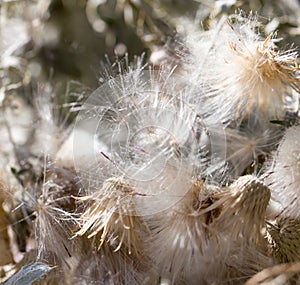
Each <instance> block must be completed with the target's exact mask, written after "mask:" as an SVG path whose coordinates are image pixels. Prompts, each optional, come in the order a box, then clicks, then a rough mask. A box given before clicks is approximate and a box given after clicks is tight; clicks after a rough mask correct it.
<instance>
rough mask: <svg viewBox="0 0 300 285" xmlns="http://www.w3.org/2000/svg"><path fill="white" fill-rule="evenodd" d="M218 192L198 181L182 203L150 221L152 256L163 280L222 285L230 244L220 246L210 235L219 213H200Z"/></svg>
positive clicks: (148, 244)
mask: <svg viewBox="0 0 300 285" xmlns="http://www.w3.org/2000/svg"><path fill="white" fill-rule="evenodd" d="M215 191H217V189H214V188H210V187H208V185H205V184H204V183H203V182H202V181H198V182H196V183H195V184H194V186H193V187H192V188H191V189H190V190H189V191H188V193H187V194H186V195H185V196H184V197H183V198H182V200H181V201H180V202H178V203H177V204H176V205H174V206H173V207H172V208H170V209H168V211H165V212H162V213H158V214H157V215H155V216H153V217H150V219H149V227H150V229H152V231H151V236H150V238H149V239H148V242H147V243H146V245H147V252H148V255H149V256H150V257H151V259H152V260H153V262H154V264H155V265H156V267H157V269H158V271H159V273H160V275H161V277H163V278H165V279H167V280H169V281H170V283H171V284H173V283H175V284H177V283H178V284H195V282H198V283H199V282H200V283H201V282H208V280H209V281H211V282H213V281H214V282H216V281H217V282H220V280H222V277H224V269H225V265H224V260H225V256H227V254H228V250H229V249H228V245H229V243H230V242H229V243H227V242H225V244H226V245H225V244H223V245H224V246H222V247H219V246H218V244H217V242H216V240H217V239H216V238H212V239H211V233H210V232H209V225H210V223H212V221H213V220H214V219H215V218H216V217H217V216H218V211H208V212H207V213H205V214H203V215H200V214H199V213H200V212H201V210H203V209H205V208H207V207H209V206H210V205H211V204H212V200H211V199H210V195H211V194H212V193H213V192H215ZM213 234H215V233H213ZM217 256H218V257H217ZM196 284H197V283H196Z"/></svg>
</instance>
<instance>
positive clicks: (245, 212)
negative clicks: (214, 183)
mask: <svg viewBox="0 0 300 285" xmlns="http://www.w3.org/2000/svg"><path fill="white" fill-rule="evenodd" d="M270 195H271V194H270V190H269V188H268V187H267V186H266V185H264V184H263V183H262V182H261V181H259V180H258V179H257V178H256V177H254V176H252V175H245V176H241V177H240V178H238V179H237V180H236V181H235V182H234V183H232V184H231V185H230V187H228V188H226V189H225V190H224V191H221V192H220V193H217V194H216V195H215V199H216V200H217V201H216V202H214V203H213V204H212V205H211V206H210V207H208V208H207V209H205V210H204V211H203V212H207V211H211V210H214V209H219V211H220V214H219V216H218V217H217V218H216V219H215V220H214V222H213V223H212V225H211V227H212V228H213V229H214V230H217V231H219V232H221V233H222V234H225V235H228V236H230V237H231V238H233V239H235V240H237V239H238V238H243V239H244V240H245V242H257V241H258V240H259V239H260V237H261V230H262V228H263V226H264V221H265V213H266V209H267V206H268V204H269V200H270Z"/></svg>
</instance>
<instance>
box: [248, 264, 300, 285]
mask: <svg viewBox="0 0 300 285" xmlns="http://www.w3.org/2000/svg"><path fill="white" fill-rule="evenodd" d="M297 273H300V262H296V263H283V264H279V265H275V266H273V267H270V268H266V269H264V270H262V271H261V272H259V273H257V274H255V275H254V276H253V277H252V278H251V279H249V280H248V281H247V282H246V283H245V285H257V284H260V283H262V282H266V281H270V280H268V279H270V278H273V277H276V276H278V275H282V274H284V275H294V274H297Z"/></svg>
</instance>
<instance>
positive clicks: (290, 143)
mask: <svg viewBox="0 0 300 285" xmlns="http://www.w3.org/2000/svg"><path fill="white" fill-rule="evenodd" d="M257 28H258V24H257V22H256V20H255V19H249V18H244V17H242V16H241V15H234V16H232V17H230V18H228V19H221V20H220V21H219V22H218V23H217V24H216V25H215V26H212V27H211V29H210V30H208V31H196V32H193V33H191V34H188V35H186V37H185V40H184V42H183V43H182V44H183V45H184V46H185V47H186V49H185V50H186V52H184V53H180V54H178V57H179V61H180V63H181V64H180V65H178V66H173V68H171V69H170V65H169V64H167V65H166V66H163V65H162V66H159V68H158V69H157V70H156V69H154V68H153V66H150V65H149V66H148V65H142V64H141V62H138V64H136V65H134V66H127V67H126V70H123V69H122V68H121V67H122V62H121V63H119V69H120V70H121V72H120V74H119V76H118V77H116V78H111V79H109V80H107V82H105V83H104V84H103V85H102V86H100V87H99V88H98V89H97V90H96V91H94V92H93V93H92V94H90V96H89V97H88V98H86V100H85V102H84V103H79V102H74V103H71V104H68V106H69V107H71V108H70V110H71V111H72V110H73V111H74V110H75V109H76V110H77V107H79V110H80V111H79V113H78V116H77V118H76V120H75V123H72V124H71V126H68V127H66V126H65V123H66V121H67V119H66V120H59V119H58V118H57V116H58V115H57V113H56V112H55V110H56V109H55V108H56V107H57V104H56V103H52V101H51V96H50V94H51V92H52V90H51V89H49V88H47V87H48V86H44V87H43V88H42V89H41V90H43V91H44V92H42V93H43V94H40V95H38V98H39V99H38V100H36V102H38V103H37V104H36V105H35V106H27V105H26V104H25V102H23V105H24V106H26V109H25V110H26V112H25V111H24V112H22V114H23V115H22V114H19V117H20V120H22V118H23V117H24V116H25V117H26V120H25V119H24V123H25V125H20V124H12V123H11V122H13V118H16V117H15V116H12V112H14V111H16V110H14V109H13V108H12V107H11V105H10V104H9V101H8V102H6V101H3V108H4V110H5V120H3V123H2V124H1V125H0V127H1V131H3V132H4V133H6V134H7V135H6V137H5V140H6V141H9V142H10V143H11V144H12V147H11V149H13V150H14V152H15V155H16V156H18V155H19V156H20V155H22V158H21V159H20V158H18V159H15V160H9V163H13V164H14V167H16V168H21V170H22V171H19V172H17V171H16V169H14V170H13V171H12V172H13V174H14V175H12V176H13V178H11V176H10V175H3V179H4V184H5V185H6V186H10V185H13V184H12V181H13V183H16V181H18V182H20V183H21V185H22V189H26V192H25V193H24V191H22V194H21V197H20V193H19V192H18V193H15V194H14V199H15V200H16V199H17V198H18V199H20V200H21V201H22V203H21V205H20V208H21V209H22V210H23V215H24V216H25V217H24V219H27V220H29V221H30V222H31V223H33V225H32V227H33V229H34V230H33V237H34V238H35V240H36V246H35V247H36V249H37V259H39V260H40V261H44V262H47V263H49V264H51V265H56V266H57V267H56V269H55V270H54V271H53V272H52V273H51V274H50V275H49V276H48V277H47V278H48V281H49V282H53V284H62V283H64V284H244V282H246V281H247V280H248V279H251V277H253V276H254V275H255V274H256V273H258V272H260V271H261V270H263V269H265V268H268V267H270V266H273V265H276V264H277V263H284V262H287V263H288V262H297V261H298V262H300V260H299V251H295V254H293V250H292V249H293V248H297V247H298V246H299V241H300V236H299V230H300V228H299V224H300V223H299V218H300V215H299V209H300V202H299V199H298V196H299V194H300V190H299V183H300V162H299V161H300V143H299V138H300V129H299V126H292V127H290V128H286V125H287V124H292V123H294V121H293V122H290V121H289V117H288V115H290V114H293V115H294V117H295V118H298V105H297V102H298V100H299V99H298V96H299V94H298V92H299V91H300V89H299V88H300V81H299V78H298V66H297V63H296V59H297V54H296V52H295V51H294V50H292V51H281V50H279V49H278V48H277V47H276V45H275V40H274V37H273V35H266V36H265V37H263V36H262V35H259V34H258V33H257V30H258V29H257ZM194 30H196V29H194ZM174 62H175V61H172V64H174ZM172 64H171V65H172ZM7 100H8V99H7ZM4 103H5V104H4ZM72 107H73V109H72ZM75 107H76V108H75ZM22 108H23V107H22ZM37 110H38V112H36V111H37ZM31 116H33V117H34V118H35V120H36V123H35V124H34V126H33V127H32V129H33V130H34V132H33V133H31V134H28V128H29V126H28V124H27V119H28V118H29V117H30V118H31ZM295 121H297V120H295ZM7 122H10V123H9V124H8V123H7ZM29 129H30V128H29ZM23 131H24V132H23ZM15 133H16V134H17V135H18V136H17V137H16V136H15ZM20 136H21V137H22V138H25V139H24V140H25V141H21V143H20V142H19V137H20ZM282 137H283V138H282ZM45 138H47V139H45ZM20 145H22V147H23V148H22V149H21V148H20ZM29 145H30V146H31V147H29ZM11 149H10V151H11ZM2 152H3V153H5V154H6V153H7V151H6V152H4V151H3V150H1V155H2ZM40 153H42V154H43V155H44V157H46V159H45V158H43V159H40V157H39V155H40ZM24 161H27V162H28V163H27V164H26V165H25V166H26V167H25V166H24V163H23V162H24ZM3 169H4V171H7V169H5V168H3ZM18 196H19V197H18ZM12 201H14V200H13V199H12ZM270 201H271V203H269V202H270ZM14 203H15V202H12V205H13V206H16V205H14ZM13 206H11V208H13ZM30 222H29V223H30ZM280 227H281V228H283V229H287V230H283V231H281V230H280ZM278 228H279V230H278ZM290 232H296V233H298V235H295V234H292V235H291V234H290ZM266 236H267V237H268V238H266ZM291 237H292V238H291ZM296 278H297V277H296ZM62 280H63V281H62ZM294 281H295V280H294ZM298 281H299V279H298ZM295 282H297V281H295ZM45 284H46V283H45ZM51 284H52V283H51ZM251 284H252V283H251ZM276 284H277V283H276Z"/></svg>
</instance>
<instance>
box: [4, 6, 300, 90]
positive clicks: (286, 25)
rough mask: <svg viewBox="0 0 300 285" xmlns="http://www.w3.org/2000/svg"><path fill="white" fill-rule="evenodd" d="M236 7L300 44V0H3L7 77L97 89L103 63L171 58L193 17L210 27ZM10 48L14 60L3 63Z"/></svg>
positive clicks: (63, 87) (15, 80) (10, 81)
mask: <svg viewBox="0 0 300 285" xmlns="http://www.w3.org/2000/svg"><path fill="white" fill-rule="evenodd" d="M237 9H242V10H243V11H244V12H245V13H246V14H249V13H250V11H255V13H257V15H258V17H259V19H260V20H262V21H263V22H265V23H266V24H267V25H266V27H265V31H264V32H265V33H267V34H268V33H270V32H272V31H278V37H279V38H283V39H284V41H282V43H281V44H284V45H288V44H291V43H295V45H296V46H300V40H299V32H300V29H299V21H300V4H299V1H298V0H278V1H272V0H261V1H259V0H251V1H242V0H219V1H212V0H40V1H38V0H2V1H1V14H0V16H1V21H0V23H1V30H0V31H1V38H2V41H1V44H0V52H1V53H2V56H1V59H2V63H1V67H2V68H1V69H2V76H1V81H2V82H1V83H2V86H6V89H7V88H8V89H14V88H17V87H18V86H16V85H15V84H17V83H18V82H19V83H20V82H21V81H22V84H21V85H22V88H23V89H24V87H26V86H28V84H29V83H33V82H42V81H47V82H49V81H50V82H52V83H53V86H55V89H56V92H55V93H56V94H59V93H63V94H64V92H65V91H66V86H67V85H68V84H70V82H73V81H76V82H80V85H81V87H80V88H82V86H86V87H88V88H91V89H94V88H96V87H97V86H98V85H99V80H100V81H101V68H100V63H101V62H103V61H104V62H109V61H111V62H113V61H114V60H115V58H116V57H122V56H124V54H125V53H128V57H129V60H132V59H133V57H134V56H135V55H141V54H142V53H145V57H146V59H148V58H149V57H150V56H151V54H152V53H153V52H157V51H160V52H164V53H165V54H167V55H169V56H170V55H172V50H173V48H174V46H175V45H176V44H177V42H180V37H181V36H183V35H184V33H185V29H186V28H188V26H185V24H184V23H185V22H186V21H187V20H189V21H192V22H194V23H196V26H197V25H198V26H199V29H202V28H204V29H208V28H209V25H210V23H211V22H212V21H214V20H215V19H218V18H220V17H221V16H222V15H224V14H231V13H234V12H235V11H237ZM175 35H177V36H175ZM178 38H179V39H178ZM12 42H13V43H14V44H13V47H12ZM8 48H10V49H11V52H10V51H7V50H6V49H8ZM5 53H10V55H13V58H14V59H15V60H14V62H6V63H4V62H3V61H7V57H4V55H3V54H5ZM199 56H201V55H199ZM158 60H160V58H159V59H158ZM3 69H6V71H3ZM8 69H9V70H8ZM3 78H6V81H5V82H3V80H4V79H3ZM7 85H9V86H10V87H8V86H7ZM74 86H76V87H74ZM78 87H79V86H78V85H76V84H75V85H74V84H73V88H78ZM25 91H27V92H28V89H27V90H25ZM29 91H30V88H29ZM57 92H58V93H57ZM78 92H80V91H78Z"/></svg>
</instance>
